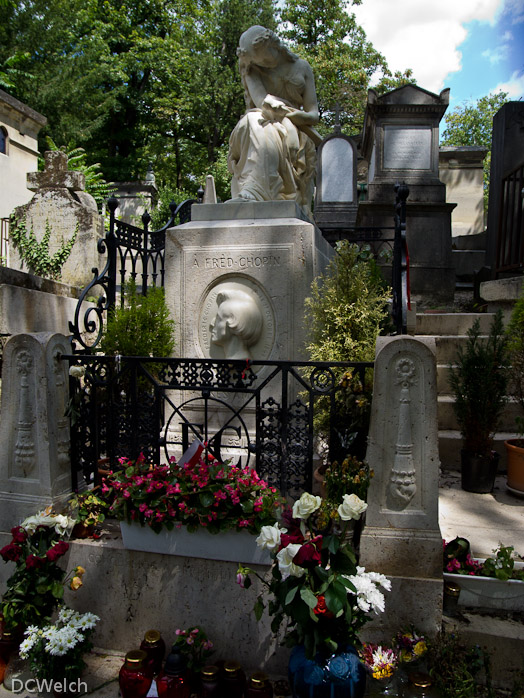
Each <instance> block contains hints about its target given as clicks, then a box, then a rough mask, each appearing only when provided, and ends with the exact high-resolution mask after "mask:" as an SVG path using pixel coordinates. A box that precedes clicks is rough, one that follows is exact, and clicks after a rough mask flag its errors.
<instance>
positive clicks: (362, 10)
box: [351, 0, 524, 109]
mask: <svg viewBox="0 0 524 698" xmlns="http://www.w3.org/2000/svg"><path fill="white" fill-rule="evenodd" d="M351 11H352V12H354V13H355V15H356V17H357V21H358V22H359V24H361V25H362V27H363V28H364V30H365V31H366V34H367V36H368V38H369V39H370V40H371V41H372V43H373V45H374V46H375V48H376V49H377V50H378V51H380V52H381V53H382V54H383V55H384V56H385V57H386V60H387V61H388V64H389V67H390V68H391V69H392V70H403V69H405V68H411V69H412V70H413V73H414V77H415V79H416V81H417V83H418V85H420V87H423V88H425V89H427V90H430V91H431V92H436V93H437V94H438V93H439V92H440V91H441V90H442V89H444V88H446V87H449V88H450V89H451V93H450V107H449V109H452V108H453V107H455V106H458V105H460V104H462V103H464V102H465V101H475V100H477V99H478V98H479V97H483V96H484V95H487V94H489V93H490V92H498V91H499V90H500V89H502V90H504V91H505V92H509V96H510V98H511V99H513V100H518V99H524V0H437V2H430V0H363V2H362V5H360V6H356V7H352V8H351Z"/></svg>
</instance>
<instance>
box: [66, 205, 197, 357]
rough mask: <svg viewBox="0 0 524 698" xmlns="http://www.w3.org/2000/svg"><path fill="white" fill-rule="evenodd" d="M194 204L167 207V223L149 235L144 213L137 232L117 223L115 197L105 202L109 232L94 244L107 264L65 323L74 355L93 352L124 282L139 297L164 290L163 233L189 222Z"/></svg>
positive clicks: (94, 270) (146, 215)
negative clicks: (152, 288)
mask: <svg viewBox="0 0 524 698" xmlns="http://www.w3.org/2000/svg"><path fill="white" fill-rule="evenodd" d="M194 203H196V200H195V199H187V200H186V201H183V202H182V203H181V204H179V205H178V206H177V204H175V203H174V202H173V203H171V204H170V205H169V208H170V211H171V217H170V219H169V220H168V222H167V223H166V224H165V225H164V226H163V227H162V228H160V229H159V230H154V231H150V230H149V222H150V220H151V217H150V215H149V214H148V213H147V212H146V213H144V215H143V216H142V223H143V225H144V227H143V228H138V227H137V226H135V225H131V224H130V223H126V222H125V221H120V220H117V219H116V217H115V211H116V209H117V207H118V200H117V199H116V198H115V197H111V198H110V199H109V200H108V202H107V208H108V210H109V230H108V232H107V233H106V236H105V238H103V239H101V240H99V241H98V251H99V253H100V254H105V255H107V262H106V264H105V266H104V269H103V270H102V271H101V272H99V270H98V269H97V268H94V269H93V279H92V281H91V282H90V283H89V284H88V285H87V286H86V287H85V289H84V290H83V291H82V294H81V296H80V298H79V300H78V303H77V307H76V311H75V316H74V320H73V322H70V323H69V331H70V332H71V334H72V339H73V349H74V351H78V352H86V351H93V350H94V349H95V348H96V347H97V345H98V343H99V342H100V339H101V337H102V332H103V327H104V320H105V317H106V315H107V312H108V310H110V309H111V308H113V307H114V305H115V303H116V299H117V289H118V288H123V286H124V284H125V282H126V281H127V280H129V279H132V280H133V281H135V282H137V285H138V286H139V287H140V288H141V291H142V293H143V294H145V293H146V292H147V288H148V286H161V287H163V286H164V251H165V245H166V230H168V228H172V227H173V226H175V225H181V224H182V223H187V222H188V221H190V220H191V206H192V205H193V204H194ZM138 282H139V283H138ZM94 299H95V302H94V303H91V304H90V305H88V306H86V304H85V302H86V301H88V302H89V301H93V300H94ZM121 302H122V303H123V297H121Z"/></svg>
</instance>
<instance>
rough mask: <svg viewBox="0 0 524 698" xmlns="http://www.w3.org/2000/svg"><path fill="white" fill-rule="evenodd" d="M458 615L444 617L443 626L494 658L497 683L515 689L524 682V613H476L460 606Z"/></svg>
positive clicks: (495, 682)
mask: <svg viewBox="0 0 524 698" xmlns="http://www.w3.org/2000/svg"><path fill="white" fill-rule="evenodd" d="M459 611H460V612H459V613H458V614H457V616H455V617H453V618H450V617H448V616H444V618H443V623H442V627H443V630H444V631H445V632H447V633H456V634H458V635H459V637H460V638H461V641H462V642H463V643H464V644H465V645H467V646H470V647H474V646H475V645H480V647H482V648H483V649H484V650H485V651H486V652H487V654H488V655H489V657H490V665H491V675H492V682H493V686H494V687H495V688H496V689H503V690H505V691H513V689H514V687H515V685H518V686H520V691H519V692H518V693H513V692H512V693H511V695H516V696H521V695H522V685H523V684H522V682H523V681H524V676H523V672H524V665H523V657H524V623H523V622H522V614H516V613H513V614H512V613H507V614H504V613H497V614H495V613H489V612H487V611H486V612H484V613H482V612H473V611H472V610H471V609H467V610H466V609H463V608H461V607H460V606H459ZM519 615H520V617H519Z"/></svg>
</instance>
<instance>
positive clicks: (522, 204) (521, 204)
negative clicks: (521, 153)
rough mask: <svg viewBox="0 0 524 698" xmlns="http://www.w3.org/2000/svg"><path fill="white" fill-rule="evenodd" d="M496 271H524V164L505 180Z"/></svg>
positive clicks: (498, 232)
mask: <svg viewBox="0 0 524 698" xmlns="http://www.w3.org/2000/svg"><path fill="white" fill-rule="evenodd" d="M499 210H500V212H499V220H498V231H497V259H496V270H495V271H496V273H497V275H501V274H506V275H507V274H510V273H517V274H522V273H523V271H524V163H523V164H522V165H520V166H519V167H517V168H516V169H515V170H514V171H513V172H511V173H510V174H509V175H507V177H505V178H504V179H503V180H502V188H501V198H500V209H499Z"/></svg>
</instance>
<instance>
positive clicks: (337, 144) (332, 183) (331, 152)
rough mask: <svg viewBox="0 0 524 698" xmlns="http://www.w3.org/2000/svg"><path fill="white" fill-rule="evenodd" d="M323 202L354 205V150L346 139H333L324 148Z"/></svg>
mask: <svg viewBox="0 0 524 698" xmlns="http://www.w3.org/2000/svg"><path fill="white" fill-rule="evenodd" d="M321 157H322V185H321V188H322V191H321V194H322V202H323V203H324V202H326V201H337V202H341V203H352V202H353V201H354V196H353V148H352V147H351V144H350V143H348V141H347V140H345V139H344V138H332V139H330V140H328V141H326V142H325V143H324V146H323V148H322V155H321Z"/></svg>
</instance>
